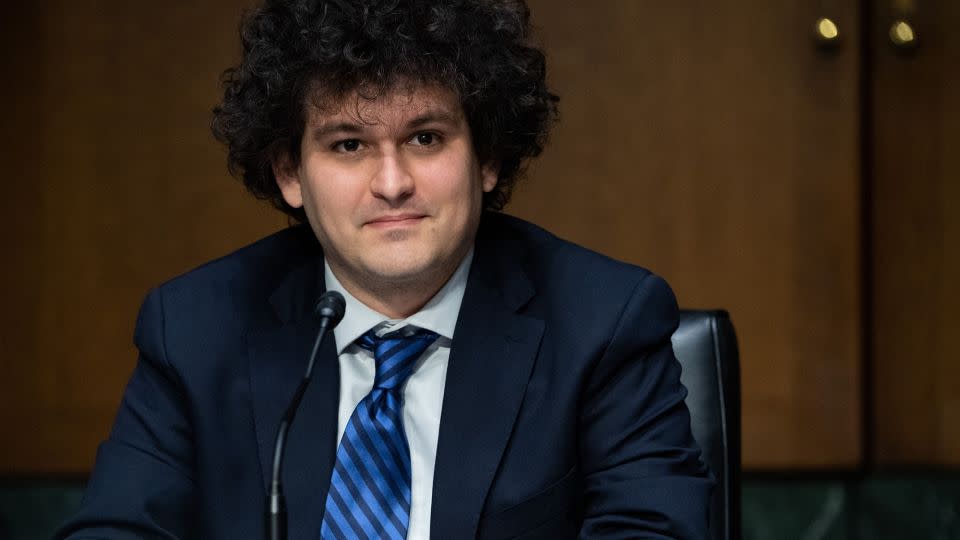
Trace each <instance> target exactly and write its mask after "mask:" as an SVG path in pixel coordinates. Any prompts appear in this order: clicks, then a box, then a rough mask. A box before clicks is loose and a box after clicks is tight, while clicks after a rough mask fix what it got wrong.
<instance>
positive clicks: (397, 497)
mask: <svg viewBox="0 0 960 540" xmlns="http://www.w3.org/2000/svg"><path fill="white" fill-rule="evenodd" d="M242 38H243V44H244V52H243V58H242V61H241V63H240V65H239V66H238V67H237V68H235V69H232V70H229V71H228V72H227V76H226V78H225V93H224V99H223V102H222V103H221V104H220V105H219V106H218V107H217V108H216V109H215V111H214V113H215V119H214V126H213V129H214V133H215V135H216V136H217V137H218V138H219V139H220V140H222V141H223V142H224V143H225V144H226V145H227V148H228V150H229V163H230V166H231V170H233V171H234V172H236V173H239V174H241V175H242V177H243V180H244V182H245V184H246V186H247V187H248V189H250V191H252V192H253V194H254V195H256V196H258V197H261V198H265V199H268V200H270V201H271V202H272V203H273V204H275V205H276V206H277V207H278V208H280V209H281V210H283V211H285V212H286V213H288V214H289V215H290V216H292V217H293V218H294V219H295V220H297V221H300V222H305V224H302V225H298V226H294V227H291V228H290V229H288V230H286V231H283V232H280V233H278V234H275V235H273V236H270V237H268V238H266V239H264V240H261V241H260V242H257V243H255V244H253V245H251V246H248V247H246V248H244V249H242V250H240V251H238V252H236V253H234V254H231V255H229V256H227V257H225V258H223V259H219V260H217V261H214V262H211V263H209V264H207V265H205V266H203V267H201V268H199V269H196V270H194V271H192V272H190V273H188V274H186V275H184V276H181V277H179V278H176V279H174V280H172V281H170V282H168V283H166V284H164V285H162V286H160V287H158V288H157V289H154V290H153V291H151V292H150V294H149V295H148V296H147V299H146V301H145V302H144V305H143V308H142V310H141V313H140V317H139V320H138V325H137V332H136V338H135V341H136V344H137V346H138V348H139V349H140V351H141V355H140V360H139V363H138V365H137V368H136V370H135V372H134V374H133V376H132V378H131V380H130V383H129V386H128V388H127V390H126V393H125V395H124V399H123V403H122V405H121V408H120V411H119V413H118V417H117V420H116V423H115V426H114V429H113V432H112V433H111V435H110V438H109V439H108V440H107V441H106V442H104V443H103V445H102V446H101V448H100V450H99V453H98V456H97V462H96V465H95V469H94V472H93V475H92V477H91V479H90V483H89V486H88V488H87V493H86V496H85V500H84V504H83V509H82V511H81V512H80V514H79V515H78V516H77V517H76V518H74V519H73V520H72V521H70V522H69V523H68V524H67V525H66V526H65V527H64V528H63V529H62V530H61V532H60V533H59V535H60V537H69V538H141V537H149V538H154V537H155V538H204V539H208V538H209V539H214V538H256V537H258V536H261V535H262V531H263V530H264V516H263V508H264V504H265V492H266V486H267V483H268V481H269V477H270V471H271V462H272V452H273V441H274V436H275V434H276V430H277V425H278V422H279V420H280V417H281V415H282V414H283V410H284V407H286V405H287V403H288V401H289V399H290V397H291V395H292V393H293V391H294V389H295V387H296V385H297V384H298V382H299V381H300V378H301V377H302V373H303V369H304V365H305V362H306V361H307V357H308V355H309V352H310V351H309V348H310V346H311V343H312V340H313V336H314V334H315V333H316V330H317V322H316V320H315V318H314V317H313V316H312V313H311V312H312V308H313V304H314V302H315V301H316V298H317V297H318V296H319V294H320V293H322V292H323V291H325V290H335V291H339V292H341V293H342V294H343V295H344V296H345V297H346V300H347V308H346V315H345V317H344V319H343V321H342V322H341V323H340V325H339V326H337V327H336V329H335V330H334V339H333V340H329V339H328V340H327V341H326V343H325V345H324V348H323V349H322V350H321V351H320V353H319V357H318V359H317V367H316V372H315V374H314V378H313V384H312V386H311V387H310V389H309V390H308V392H307V393H306V395H305V397H304V400H303V403H302V405H301V408H300V411H299V413H298V416H297V422H296V423H295V424H294V425H293V427H292V430H291V433H290V438H289V442H288V448H287V457H286V463H285V464H286V470H285V474H284V483H285V486H286V498H287V501H288V506H289V520H290V521H289V523H290V537H291V538H318V537H320V538H428V537H430V538H442V539H448V538H453V539H459V538H474V537H479V538H517V537H522V538H550V539H555V538H574V537H577V536H579V537H585V538H638V537H643V538H705V537H706V536H707V531H706V527H707V525H706V519H707V518H706V516H707V507H708V497H709V490H710V480H709V475H708V473H707V472H706V471H705V470H704V467H703V465H702V464H701V462H700V460H699V452H698V450H697V449H696V444H695V442H694V441H693V438H692V436H691V433H690V425H689V424H690V421H689V416H688V413H687V410H686V408H685V406H684V404H683V399H684V396H685V391H684V389H683V387H682V386H681V385H680V382H679V375H680V369H679V366H678V364H677V362H676V361H675V359H674V357H673V352H672V349H671V345H670V336H671V334H672V332H673V330H674V329H675V327H676V325H677V307H676V302H675V300H674V298H673V295H672V293H671V292H670V290H669V288H668V287H667V285H666V284H665V283H664V282H663V281H662V280H661V279H660V278H658V277H656V276H653V275H651V274H650V273H649V272H647V271H645V270H642V269H639V268H636V267H632V266H629V265H626V264H623V263H619V262H616V261H612V260H610V259H607V258H604V257H602V256H600V255H597V254H595V253H592V252H589V251H587V250H585V249H583V248H580V247H577V246H574V245H572V244H569V243H567V242H564V241H562V240H559V239H557V238H556V237H554V236H552V235H550V234H549V233H547V232H545V231H543V230H541V229H539V228H537V227H535V226H533V225H531V224H528V223H525V222H522V221H520V220H517V219H514V218H510V217H508V216H505V215H503V214H499V213H497V212H495V211H496V210H499V209H501V208H502V206H503V205H504V204H505V203H506V202H507V200H508V199H509V194H510V190H511V188H512V186H513V185H514V182H515V181H516V180H517V179H518V178H519V177H520V176H521V173H522V170H523V166H524V164H525V162H526V160H527V159H528V158H530V157H532V156H535V155H537V154H538V153H539V152H540V151H541V149H542V146H543V144H544V141H545V139H546V135H547V131H548V129H549V125H550V123H551V121H552V120H553V117H554V116H555V110H556V97H555V96H553V95H552V94H551V93H550V92H549V91H548V89H547V87H546V84H545V67H544V60H543V55H542V53H541V52H540V51H539V50H538V49H536V48H535V47H533V46H531V45H530V42H529V22H528V12H527V8H526V6H525V5H524V4H523V3H522V2H521V1H519V0H447V1H444V2H437V1H436V0H421V1H374V0H365V1H356V0H353V1H347V0H328V1H323V0H313V1H305V0H301V1H291V2H281V1H268V2H267V3H266V5H265V6H263V7H262V8H261V9H259V10H257V11H256V12H254V13H253V14H252V15H251V16H250V17H249V18H248V19H247V20H246V21H245V24H244V26H243V30H242ZM595 181H599V179H595ZM397 351H400V352H397ZM400 357H402V359H399V360H398V358H400Z"/></svg>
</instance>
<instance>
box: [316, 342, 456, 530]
mask: <svg viewBox="0 0 960 540" xmlns="http://www.w3.org/2000/svg"><path fill="white" fill-rule="evenodd" d="M374 330H376V329H374ZM374 330H370V331H369V332H367V333H366V334H364V335H363V336H361V337H360V338H359V339H358V340H357V341H356V343H357V344H358V345H359V346H361V347H363V348H364V349H367V350H369V351H372V352H373V356H374V359H375V361H376V376H375V377H374V381H373V389H372V390H370V393H369V394H367V396H366V397H364V398H363V399H362V400H360V403H359V404H357V408H356V409H355V410H354V411H353V414H352V415H351V416H350V420H349V421H348V422H347V426H346V429H345V430H344V432H343V437H341V439H340V446H339V447H338V448H337V461H336V464H335V465H334V467H333V476H332V477H331V479H330V491H329V492H328V493H327V502H326V506H325V508H324V515H323V524H322V525H321V527H320V537H321V538H322V539H324V540H326V539H346V538H351V539H352V538H360V539H363V538H369V539H380V538H389V539H400V540H402V539H404V538H406V537H407V527H408V525H409V523H410V449H409V447H408V446H407V437H406V434H405V433H404V431H403V411H402V405H403V396H402V394H401V392H402V391H403V384H404V383H405V382H406V381H407V378H408V377H409V376H410V374H411V373H413V366H414V364H415V363H416V361H417V359H418V358H420V355H421V354H423V351H425V350H426V349H427V347H429V346H430V344H431V343H433V342H434V341H435V340H436V339H437V338H438V337H439V336H438V335H437V334H435V333H433V332H430V331H429V330H423V329H416V328H415V327H411V326H407V327H404V328H401V329H400V330H396V331H393V332H389V333H387V334H385V335H383V336H380V337H378V336H377V335H376V334H375V333H374Z"/></svg>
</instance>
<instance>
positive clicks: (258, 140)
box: [212, 0, 559, 222]
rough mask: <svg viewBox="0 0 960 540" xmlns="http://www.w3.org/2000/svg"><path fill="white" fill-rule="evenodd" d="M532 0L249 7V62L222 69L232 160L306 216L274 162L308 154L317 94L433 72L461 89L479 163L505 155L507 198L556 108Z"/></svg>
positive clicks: (369, 95)
mask: <svg viewBox="0 0 960 540" xmlns="http://www.w3.org/2000/svg"><path fill="white" fill-rule="evenodd" d="M530 34H531V31H530V11H529V9H528V8H527V6H526V4H525V2H524V1H523V0H291V1H284V0H267V1H266V2H265V4H264V5H263V6H262V7H260V8H258V9H256V10H254V11H252V12H250V13H249V14H248V15H247V16H245V17H244V20H243V22H242V24H241V29H240V36H241V40H242V44H243V55H242V58H241V61H240V64H239V65H238V66H236V67H232V68H230V69H228V70H226V71H225V72H224V74H223V79H222V80H223V87H224V94H223V101H222V102H221V103H220V104H219V105H217V106H216V107H215V108H214V110H213V125H212V130H213V134H214V136H215V137H216V138H217V140H219V141H220V142H222V143H224V144H225V145H226V147H227V151H228V156H227V162H228V166H229V169H230V172H231V173H232V174H233V175H234V176H237V177H241V178H242V179H243V183H244V184H245V185H246V187H247V189H248V190H249V191H250V192H251V193H253V195H255V196H256V197H258V198H260V199H265V200H268V201H270V202H271V203H272V204H273V205H274V206H276V207H277V208H279V209H280V210H282V211H283V212H286V213H287V214H289V215H290V216H292V217H293V218H295V219H296V220H298V221H301V222H302V221H304V220H305V219H306V216H305V214H304V212H303V209H295V208H292V207H290V206H289V205H288V204H287V203H286V202H285V201H284V200H283V197H282V196H281V194H280V190H279V188H278V187H277V184H276V180H275V177H274V174H273V168H272V163H273V162H274V160H276V159H279V158H281V157H287V158H289V159H290V160H291V161H292V162H293V164H298V163H299V161H300V141H301V138H302V137H303V130H304V128H305V125H306V121H307V104H308V103H310V104H314V105H317V106H321V107H322V106H323V105H322V104H335V103H337V102H338V101H339V100H341V99H343V98H344V97H345V96H347V95H349V94H350V93H352V92H358V93H359V94H360V95H361V96H362V97H363V98H365V99H376V97H377V96H380V95H383V94H384V93H386V92H390V91H391V90H394V89H396V88H397V87H398V86H399V85H404V84H406V85H409V84H430V85H440V86H442V87H446V88H449V89H451V90H452V91H454V92H455V93H456V95H457V96H458V97H459V99H460V103H461V105H462V107H463V110H464V113H465V115H466V119H467V122H468V124H469V126H470V131H471V135H472V138H473V145H474V151H475V152H476V154H477V158H478V159H479V161H480V163H484V164H488V163H495V164H497V165H498V166H499V175H498V182H497V186H496V188H494V190H493V191H492V192H490V193H485V194H484V200H483V206H484V208H486V209H492V210H500V209H502V208H503V206H504V205H505V204H506V203H507V202H508V200H509V199H510V194H511V191H512V190H513V187H514V185H515V183H516V182H517V180H518V179H519V178H521V177H522V176H523V173H524V171H525V164H526V162H527V159H528V158H530V157H533V156H536V155H538V154H540V152H541V151H542V150H543V146H544V144H545V143H546V139H547V134H548V131H549V129H550V125H551V124H552V123H553V121H554V120H555V119H556V116H557V102H558V100H559V99H558V98H557V96H556V95H554V94H553V93H551V92H550V91H549V90H548V88H547V84H546V63H545V60H544V55H543V52H542V51H541V50H540V49H539V48H537V47H536V46H535V45H533V44H532V42H531V38H530Z"/></svg>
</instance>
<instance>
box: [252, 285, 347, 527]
mask: <svg viewBox="0 0 960 540" xmlns="http://www.w3.org/2000/svg"><path fill="white" fill-rule="evenodd" d="M346 306H347V304H346V302H345V301H344V299H343V295H341V294H340V293H338V292H336V291H327V292H325V293H323V294H322V295H321V296H320V298H319V299H318V300H317V304H316V307H315V308H314V310H313V312H314V315H315V316H316V317H317V318H319V319H320V329H319V330H318V331H317V338H316V339H315V340H314V342H313V350H311V351H310V359H309V360H308V361H307V370H306V372H305V373H304V374H303V379H301V380H300V384H299V385H298V386H297V390H296V392H294V393H293V398H292V399H291V400H290V404H289V405H288V406H287V410H286V411H285V412H284V413H283V417H282V418H281V419H280V427H279V429H278V430H277V439H276V442H275V443H274V445H273V474H272V476H271V480H270V493H269V495H268V497H267V539H268V540H286V538H287V507H286V502H285V501H284V498H283V484H282V482H281V481H280V477H281V473H282V472H283V455H284V450H285V449H286V444H287V433H288V432H289V431H290V424H292V423H293V418H294V416H296V414H297V409H298V408H299V407H300V401H301V400H302V399H303V395H304V393H306V391H307V386H309V385H310V379H311V378H312V377H313V366H314V364H315V363H316V361H317V352H318V351H319V350H320V344H321V343H323V339H324V338H325V337H326V336H327V334H328V333H329V332H330V330H333V328H334V327H335V326H337V324H339V323H340V321H341V320H342V319H343V313H344V311H346Z"/></svg>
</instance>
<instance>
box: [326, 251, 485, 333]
mask: <svg viewBox="0 0 960 540" xmlns="http://www.w3.org/2000/svg"><path fill="white" fill-rule="evenodd" d="M465 256H466V253H464V257H465ZM462 261H463V257H460V258H459V259H458V260H457V261H456V263H455V264H453V265H452V266H450V267H449V268H441V269H437V270H435V271H433V272H423V273H421V274H419V275H417V276H415V277H413V278H410V279H406V280H398V279H391V280H384V279H376V278H374V279H364V280H362V281H360V280H355V279H351V276H350V274H349V272H344V271H342V269H341V267H340V265H338V264H336V263H335V262H334V261H333V260H328V263H329V264H330V271H331V272H333V275H334V276H336V278H337V280H338V281H339V282H340V285H341V286H343V288H344V289H346V290H347V292H349V293H350V294H351V295H353V297H354V298H356V299H357V300H358V301H359V302H360V303H362V304H364V305H365V306H367V307H368V308H370V309H372V310H374V311H376V312H377V313H380V314H381V315H384V316H386V317H387V318H390V319H406V318H407V317H410V316H411V315H413V314H415V313H416V312H418V311H420V310H421V309H422V308H423V306H424V305H426V304H427V302H429V301H430V299H431V298H433V297H434V296H436V294H437V293H438V292H439V291H440V289H442V288H443V286H444V285H446V284H447V282H448V281H449V280H450V278H451V277H452V276H453V273H454V272H456V271H457V268H459V266H460V264H461V262H462Z"/></svg>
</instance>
